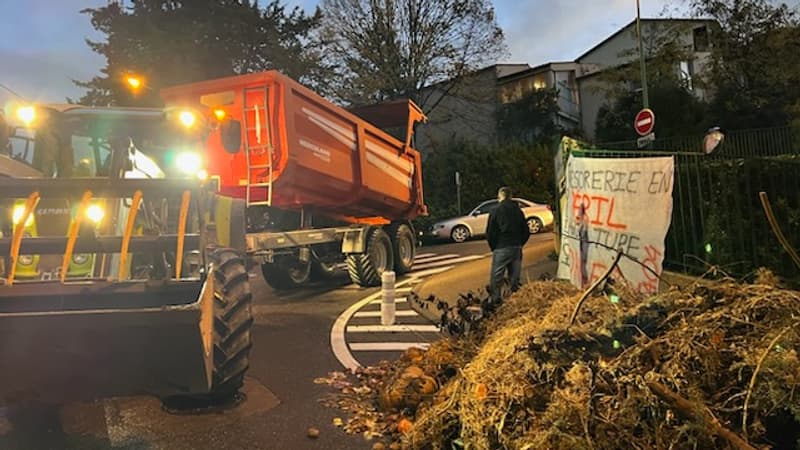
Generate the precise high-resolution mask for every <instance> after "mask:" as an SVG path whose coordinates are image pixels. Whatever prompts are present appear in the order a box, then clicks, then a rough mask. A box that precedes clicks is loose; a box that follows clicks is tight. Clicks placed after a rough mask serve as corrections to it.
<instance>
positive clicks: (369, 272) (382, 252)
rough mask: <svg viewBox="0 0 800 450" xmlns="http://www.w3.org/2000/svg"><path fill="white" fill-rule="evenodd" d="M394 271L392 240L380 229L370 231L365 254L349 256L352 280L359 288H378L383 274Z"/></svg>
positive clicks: (348, 264)
mask: <svg viewBox="0 0 800 450" xmlns="http://www.w3.org/2000/svg"><path fill="white" fill-rule="evenodd" d="M393 269H394V252H393V251H392V240H391V239H390V238H389V235H388V234H386V232H385V231H383V230H382V229H380V228H373V229H372V230H370V232H369V235H368V236H367V245H366V248H365V251H364V253H357V254H350V255H347V271H348V273H349V274H350V279H351V280H353V283H356V284H357V285H359V286H363V287H369V286H378V285H380V284H381V275H382V274H383V272H385V271H387V270H393Z"/></svg>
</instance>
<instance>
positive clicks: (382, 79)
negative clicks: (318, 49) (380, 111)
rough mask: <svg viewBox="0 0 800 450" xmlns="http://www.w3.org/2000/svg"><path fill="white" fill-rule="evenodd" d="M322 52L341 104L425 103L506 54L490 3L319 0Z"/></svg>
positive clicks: (429, 105) (431, 104)
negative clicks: (437, 87) (439, 88)
mask: <svg viewBox="0 0 800 450" xmlns="http://www.w3.org/2000/svg"><path fill="white" fill-rule="evenodd" d="M322 11H323V26H322V27H323V36H324V39H325V41H326V43H327V47H326V52H327V53H328V55H329V56H330V58H331V61H332V62H333V64H335V66H336V67H337V68H338V73H339V75H340V77H338V78H337V82H336V83H335V85H333V86H332V90H333V91H334V92H336V94H337V97H338V98H339V99H340V100H341V101H343V102H345V103H354V104H364V103H373V102H381V101H385V100H389V99H394V98H400V97H405V98H411V99H412V100H414V101H415V102H416V103H418V104H420V105H421V106H422V107H423V108H424V109H425V111H426V112H427V113H430V112H431V110H433V109H435V107H436V106H437V104H438V103H439V102H440V101H441V99H442V98H444V96H437V98H436V99H435V100H433V101H431V102H427V100H428V99H429V96H430V95H431V92H432V91H431V90H429V91H428V92H427V93H426V92H425V91H424V89H423V88H425V87H428V86H431V85H433V84H437V83H444V84H445V85H446V90H447V91H449V90H451V89H452V88H453V87H455V86H456V85H457V84H458V82H459V80H461V79H462V78H463V77H464V76H465V75H467V74H469V73H471V72H473V71H475V70H477V69H479V68H481V67H483V66H486V65H489V64H493V63H495V62H496V61H497V60H498V59H499V58H500V57H501V56H502V55H503V54H504V52H505V46H504V38H503V32H502V30H501V29H500V28H499V27H498V25H497V22H496V20H495V16H494V9H493V7H492V6H491V3H490V2H489V0H403V1H401V0H323V2H322Z"/></svg>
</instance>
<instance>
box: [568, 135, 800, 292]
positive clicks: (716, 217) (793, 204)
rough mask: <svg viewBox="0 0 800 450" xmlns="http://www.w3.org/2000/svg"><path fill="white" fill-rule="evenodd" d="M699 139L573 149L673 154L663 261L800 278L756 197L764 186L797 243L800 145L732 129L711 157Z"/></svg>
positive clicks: (691, 268) (676, 266)
mask: <svg viewBox="0 0 800 450" xmlns="http://www.w3.org/2000/svg"><path fill="white" fill-rule="evenodd" d="M702 141H703V137H702V136H690V137H684V138H671V139H663V140H657V141H655V142H654V143H652V144H651V145H650V147H651V148H652V150H651V149H644V150H640V149H638V148H637V145H636V142H635V141H626V142H613V143H604V144H598V145H596V146H595V147H594V148H590V149H581V150H580V151H579V152H580V153H581V154H583V156H588V157H595V158H620V157H623V158H624V157H642V156H674V157H675V182H674V187H673V216H672V226H671V227H670V231H669V233H668V235H667V242H666V247H667V251H666V256H665V266H667V267H669V268H671V269H673V270H682V271H685V272H690V273H698V272H699V273H702V272H705V271H707V270H708V269H709V268H710V267H712V266H714V267H718V268H720V269H722V270H723V271H724V272H725V273H728V274H731V275H734V276H746V275H748V274H752V273H753V272H754V271H755V270H756V269H757V268H759V267H767V268H769V269H771V270H772V271H774V272H775V273H778V274H779V275H782V276H784V277H787V278H793V279H798V278H800V270H798V269H797V268H796V267H794V265H793V264H792V262H791V259H790V258H789V257H788V255H786V254H785V252H784V251H783V250H782V248H781V247H780V245H779V243H778V241H777V239H776V238H775V237H774V236H773V234H772V232H771V230H770V227H769V225H768V222H767V220H766V217H765V215H764V213H763V211H762V208H761V204H760V202H759V198H758V194H759V192H762V191H763V192H766V193H767V194H768V195H769V198H770V201H771V203H772V206H773V209H774V210H775V212H776V216H777V218H778V222H779V223H780V224H781V227H782V228H783V231H784V233H785V234H786V235H787V236H788V237H789V239H790V241H791V243H792V244H793V245H795V246H796V247H797V246H800V145H798V144H799V142H798V141H797V140H796V139H795V136H794V135H793V133H792V130H791V129H790V128H788V127H787V128H771V129H757V130H742V131H734V132H730V133H728V134H727V135H726V138H725V141H724V142H723V144H722V145H721V146H720V147H719V148H718V149H717V150H716V151H715V152H714V153H712V154H710V155H706V154H704V153H703V152H702ZM610 149H613V150H610ZM575 153H576V154H577V152H575Z"/></svg>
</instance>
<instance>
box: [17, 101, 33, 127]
mask: <svg viewBox="0 0 800 450" xmlns="http://www.w3.org/2000/svg"><path fill="white" fill-rule="evenodd" d="M17 119H19V120H20V121H21V122H22V123H24V124H25V126H26V127H30V126H31V124H32V123H33V121H34V120H36V108H34V107H33V106H30V105H24V106H20V107H18V108H17Z"/></svg>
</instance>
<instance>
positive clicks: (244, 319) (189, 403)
mask: <svg viewBox="0 0 800 450" xmlns="http://www.w3.org/2000/svg"><path fill="white" fill-rule="evenodd" d="M211 262H212V263H213V264H214V273H213V274H212V275H213V276H214V327H213V332H214V336H213V350H212V352H213V355H212V357H213V363H214V367H213V370H212V377H211V390H210V392H208V393H206V394H198V395H188V396H174V397H169V398H164V399H162V402H163V404H164V407H165V408H166V409H167V410H168V411H172V412H181V411H187V410H189V411H190V410H195V409H213V408H218V407H225V406H227V405H232V404H236V403H238V401H239V400H240V399H241V398H242V397H241V395H240V394H239V389H241V387H242V385H243V384H244V374H245V372H247V369H248V368H249V367H250V347H252V341H251V337H250V331H251V328H252V326H253V313H252V310H251V308H250V305H251V302H252V294H251V293H250V280H249V277H248V274H247V270H246V269H245V261H244V258H242V256H241V255H240V254H239V253H238V252H236V251H235V250H232V249H227V248H226V249H218V250H216V251H214V252H213V253H212V254H211Z"/></svg>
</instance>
